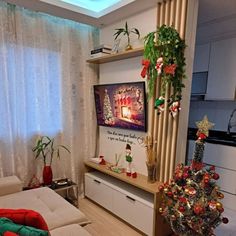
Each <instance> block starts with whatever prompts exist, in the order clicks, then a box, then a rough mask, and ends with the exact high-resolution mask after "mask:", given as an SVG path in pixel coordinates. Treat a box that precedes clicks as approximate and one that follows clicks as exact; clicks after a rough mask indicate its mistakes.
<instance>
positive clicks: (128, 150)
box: [125, 144, 137, 178]
mask: <svg viewBox="0 0 236 236" xmlns="http://www.w3.org/2000/svg"><path fill="white" fill-rule="evenodd" d="M125 152H126V155H125V160H126V162H127V167H126V175H127V176H132V177H133V178H136V177H137V173H136V172H135V170H134V167H133V165H132V161H133V156H132V154H131V146H130V145H129V144H126V148H125Z"/></svg>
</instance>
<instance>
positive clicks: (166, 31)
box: [141, 25, 186, 105]
mask: <svg viewBox="0 0 236 236" xmlns="http://www.w3.org/2000/svg"><path fill="white" fill-rule="evenodd" d="M185 47H186V45H185V42H184V41H183V40H182V39H181V38H180V36H179V33H178V32H177V31H176V30H175V29H174V28H173V27H168V26H166V25H162V26H161V27H159V28H158V29H157V30H156V31H154V32H151V33H149V34H147V35H146V36H145V38H144V60H143V63H142V64H143V65H144V68H143V71H142V73H141V76H142V77H147V82H148V92H149V98H150V97H152V96H153V94H154V85H155V81H156V79H157V78H158V77H159V76H160V77H161V79H162V83H161V96H163V97H164V96H165V88H166V85H167V84H170V85H171V86H172V87H173V93H172V94H170V101H169V105H170V104H172V103H173V102H174V101H180V100H181V98H182V95H181V93H182V88H183V87H184V84H183V83H182V78H186V76H185V69H184V67H185V57H184V49H185ZM158 61H159V62H158Z"/></svg>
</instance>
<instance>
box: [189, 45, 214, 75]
mask: <svg viewBox="0 0 236 236" xmlns="http://www.w3.org/2000/svg"><path fill="white" fill-rule="evenodd" d="M209 57H210V44H209V43H207V44H203V45H196V47H195V54H194V62H193V73H197V72H205V71H208V65H209Z"/></svg>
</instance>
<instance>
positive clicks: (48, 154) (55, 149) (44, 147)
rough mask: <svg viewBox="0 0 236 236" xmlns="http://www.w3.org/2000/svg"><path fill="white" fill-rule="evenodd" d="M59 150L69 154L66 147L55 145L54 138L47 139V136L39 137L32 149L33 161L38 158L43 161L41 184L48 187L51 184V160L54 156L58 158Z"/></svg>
mask: <svg viewBox="0 0 236 236" xmlns="http://www.w3.org/2000/svg"><path fill="white" fill-rule="evenodd" d="M61 149H64V150H66V151H67V152H68V153H70V151H69V149H68V148H67V147H66V146H64V145H56V144H55V140H54V138H49V137H48V136H40V137H39V139H38V140H37V141H36V144H35V146H34V147H33V149H32V151H33V152H34V154H35V159H37V158H40V157H41V158H42V159H43V164H44V169H43V183H44V184H45V185H50V184H51V183H52V178H53V174H52V168H51V165H52V160H53V158H54V156H55V155H56V156H57V158H60V150H61Z"/></svg>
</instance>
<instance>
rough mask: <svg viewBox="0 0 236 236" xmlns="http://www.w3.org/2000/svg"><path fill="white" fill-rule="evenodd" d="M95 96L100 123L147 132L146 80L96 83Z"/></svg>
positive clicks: (98, 121) (98, 122)
mask: <svg viewBox="0 0 236 236" xmlns="http://www.w3.org/2000/svg"><path fill="white" fill-rule="evenodd" d="M94 97H95V107H96V115H97V124H98V125H101V126H107V127H117V128H122V129H131V130H137V131H144V132H146V130H147V124H146V123H147V122H146V120H147V114H146V92H145V82H131V83H119V84H101V85H95V86H94Z"/></svg>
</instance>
